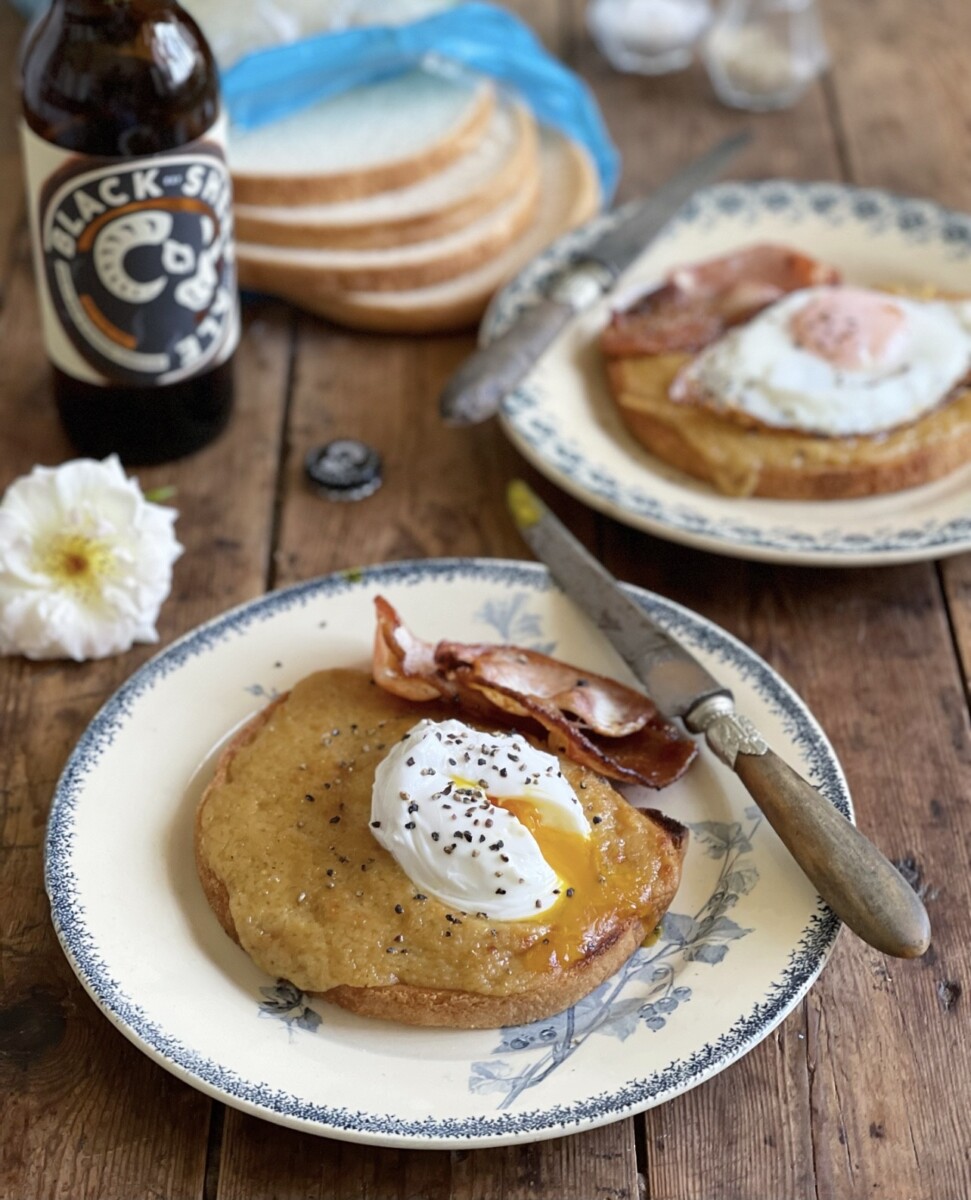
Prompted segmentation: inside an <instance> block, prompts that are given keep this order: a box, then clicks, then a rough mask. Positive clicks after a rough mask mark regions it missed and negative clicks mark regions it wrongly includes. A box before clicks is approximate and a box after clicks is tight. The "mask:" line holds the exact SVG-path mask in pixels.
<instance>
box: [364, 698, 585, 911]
mask: <svg viewBox="0 0 971 1200" xmlns="http://www.w3.org/2000/svg"><path fill="white" fill-rule="evenodd" d="M490 797H493V798H495V799H499V800H503V799H507V800H526V801H528V802H529V803H530V804H531V805H534V806H536V807H537V808H539V809H540V811H541V813H542V818H543V822H544V824H545V825H548V826H549V827H551V828H557V829H561V830H564V831H565V832H567V833H572V834H576V835H578V836H580V837H589V835H590V825H589V823H588V822H587V818H586V816H585V815H584V812H583V809H582V807H581V805H580V802H579V800H578V799H577V796H576V793H575V792H574V790H573V788H572V787H571V786H570V784H569V783H568V782H567V781H566V779H565V778H564V777H563V775H562V773H561V772H560V764H559V761H558V759H556V758H555V757H554V756H553V755H551V754H546V753H544V752H543V751H542V750H537V749H536V748H535V747H533V746H531V745H530V744H529V743H528V742H527V741H525V739H523V738H522V737H519V736H517V735H515V734H504V733H481V732H479V731H478V730H476V729H471V728H469V726H467V725H464V724H463V723H462V722H461V721H454V720H453V721H439V722H435V721H428V720H423V721H420V722H419V723H418V724H417V725H415V726H414V728H412V729H411V730H409V732H408V733H407V734H406V736H405V737H404V738H403V739H402V741H400V742H399V743H398V744H397V745H396V746H395V747H394V749H393V750H391V751H390V752H389V754H388V755H387V756H386V757H385V758H384V759H383V760H382V761H381V762H380V763H379V764H378V767H377V769H376V771H375V773H374V787H373V789H372V793H371V832H372V833H373V835H374V837H375V838H376V840H377V841H378V842H380V843H381V845H382V846H384V848H385V849H386V850H388V851H389V852H390V853H391V854H392V855H393V856H394V858H395V860H396V861H397V863H398V865H399V866H400V867H401V869H402V870H403V871H404V872H405V874H406V875H407V876H408V878H409V879H410V880H411V882H412V883H413V884H414V886H415V888H416V890H417V891H419V892H423V893H425V894H426V895H429V896H434V897H435V898H436V899H437V900H441V901H442V903H443V904H448V905H451V906H454V907H455V908H457V909H459V910H460V911H463V912H470V913H483V914H485V915H486V916H488V917H490V918H492V919H494V920H503V921H517V920H524V919H526V918H528V917H535V916H539V915H541V914H542V913H543V912H546V911H547V910H548V909H550V908H552V907H553V906H554V905H555V904H556V903H557V902H558V901H559V899H560V894H561V884H562V882H563V881H562V880H561V879H560V878H559V876H558V875H557V874H556V872H555V871H554V870H553V868H552V867H551V866H550V865H549V864H548V863H547V861H546V859H545V858H544V857H543V853H542V851H541V849H540V847H539V844H538V843H537V841H536V839H535V838H534V837H533V835H532V833H531V832H530V831H529V830H528V829H527V828H526V826H525V825H523V824H522V822H520V821H519V820H518V819H517V818H516V817H515V816H513V814H512V813H511V812H509V811H507V810H506V809H504V808H502V807H501V805H498V804H493V803H492V800H491V799H490Z"/></svg>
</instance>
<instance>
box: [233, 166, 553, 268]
mask: <svg viewBox="0 0 971 1200" xmlns="http://www.w3.org/2000/svg"><path fill="white" fill-rule="evenodd" d="M539 193H540V172H539V169H538V165H537V164H536V163H535V162H534V163H532V164H531V165H530V167H529V169H527V170H526V171H525V172H524V174H523V177H522V179H521V180H520V184H519V187H518V188H517V189H516V190H515V191H514V192H513V194H512V195H511V196H510V197H509V199H508V200H505V201H503V203H502V204H500V205H499V207H498V208H496V209H495V210H494V211H492V212H488V213H486V214H485V216H482V217H480V218H478V220H476V221H473V222H472V223H471V224H470V225H466V226H465V227H464V228H460V229H457V230H454V231H453V232H452V233H447V234H446V235H445V236H444V237H439V238H431V239H430V240H428V241H423V242H413V243H412V244H411V245H406V246H385V247H380V248H378V249H374V250H368V249H365V250H357V249H352V250H347V249H343V248H339V249H326V250H314V249H307V248H301V247H297V248H294V247H290V246H260V245H256V244H254V243H252V242H244V241H238V242H237V243H236V261H237V263H238V266H239V281H240V283H241V285H242V286H243V287H249V288H257V289H260V290H264V291H266V290H270V291H274V290H276V289H277V288H278V287H286V288H291V287H301V286H305V285H307V284H309V285H311V286H313V287H315V288H324V289H326V290H328V291H342V290H347V289H351V288H355V289H361V290H365V291H374V292H384V291H397V290H401V289H403V288H414V287H428V286H429V285H430V284H433V283H439V282H440V281H441V280H443V279H452V278H454V277H455V276H456V275H461V274H462V273H463V272H464V271H472V270H475V268H476V267H479V266H481V265H482V263H484V262H488V261H489V259H491V258H494V257H495V256H496V255H497V254H501V253H502V251H503V250H505V248H506V247H507V246H508V245H509V244H510V243H511V242H513V241H514V240H515V239H516V238H517V237H519V235H520V234H521V233H522V232H523V230H524V229H526V228H527V227H528V226H529V224H530V223H531V222H532V220H533V218H534V216H535V215H536V210H537V207H538V205H539Z"/></svg>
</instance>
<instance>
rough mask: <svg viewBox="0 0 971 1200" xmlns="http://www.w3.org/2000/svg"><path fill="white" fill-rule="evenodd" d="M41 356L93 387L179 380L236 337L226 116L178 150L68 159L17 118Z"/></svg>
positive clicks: (226, 352)
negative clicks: (44, 354)
mask: <svg viewBox="0 0 971 1200" xmlns="http://www.w3.org/2000/svg"><path fill="white" fill-rule="evenodd" d="M21 136H22V143H23V147H24V160H25V165H26V170H27V188H28V205H29V208H30V218H31V225H32V230H33V242H34V264H35V268H36V275H37V284H38V291H39V294H40V301H41V311H42V316H43V323H44V335H45V339H46V342H47V351H48V354H49V356H50V358H51V361H52V362H53V363H54V365H55V366H57V367H59V368H60V369H61V370H62V371H64V372H65V373H66V374H67V375H70V376H72V377H73V378H75V379H82V380H85V381H86V382H88V383H94V384H116V385H117V384H132V385H137V386H146V385H149V386H150V385H152V384H168V383H177V382H179V381H180V380H183V379H188V378H190V377H191V376H193V375H198V374H200V373H201V372H202V371H205V370H208V369H210V368H211V367H214V366H216V365H217V364H218V363H221V362H223V361H225V360H226V359H227V358H229V356H230V355H231V354H232V352H233V351H234V350H235V348H236V344H237V342H238V341H239V301H238V295H237V287H236V264H235V246H234V242H233V210H232V183H231V180H230V177H229V171H228V169H227V167H226V159H225V152H224V146H225V121H224V120H223V119H221V120H220V121H218V122H217V123H216V124H215V125H214V126H213V127H212V129H210V130H209V132H208V133H207V134H206V135H205V136H203V137H202V138H200V139H199V140H198V141H195V142H190V143H189V144H187V145H185V146H180V147H179V148H178V150H175V151H172V152H167V153H165V154H154V155H148V156H145V157H139V158H132V159H125V158H101V157H93V156H91V155H85V154H75V153H72V152H70V151H65V150H62V149H61V148H60V147H58V146H53V145H51V143H50V142H47V141H45V140H44V139H43V138H40V137H38V136H37V134H35V133H34V132H33V130H31V129H29V128H28V127H27V125H26V123H22V124H21Z"/></svg>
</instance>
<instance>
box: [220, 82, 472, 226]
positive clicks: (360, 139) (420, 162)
mask: <svg viewBox="0 0 971 1200" xmlns="http://www.w3.org/2000/svg"><path fill="white" fill-rule="evenodd" d="M495 103H496V97H495V88H494V87H493V85H492V84H491V83H489V82H487V81H484V80H481V79H474V78H472V77H467V76H464V75H458V76H456V77H454V78H453V77H451V76H446V75H442V74H438V73H436V72H432V71H424V70H415V71H409V72H408V73H406V74H404V75H398V76H395V77H393V78H391V79H386V80H383V81H382V82H380V83H374V84H370V85H368V86H367V87H359V88H353V89H351V90H350V91H348V92H345V93H343V94H342V95H340V96H334V97H331V98H329V99H327V100H322V101H320V102H319V103H317V104H313V105H311V106H310V107H308V108H305V109H302V110H301V111H299V112H296V113H293V114H291V115H290V116H288V117H284V118H283V119H281V120H279V121H274V122H273V123H272V124H269V125H264V126H261V127H260V128H258V129H253V130H248V131H243V130H239V129H235V128H234V129H231V130H230V136H229V148H228V157H229V168H230V171H231V173H232V176H233V185H234V190H235V195H236V200H237V202H238V203H241V204H323V203H330V202H333V201H337V200H353V199H356V198H358V197H361V196H372V195H374V194H375V193H376V192H383V191H388V190H390V189H392V188H401V187H406V186H408V184H411V183H414V182H416V181H417V180H419V179H423V178H424V177H425V176H426V175H431V174H433V173H434V172H435V171H440V170H441V169H442V168H443V167H445V166H446V165H447V164H448V163H450V162H452V161H453V160H454V159H456V158H458V157H460V156H461V155H462V154H464V153H466V152H467V151H468V150H470V149H471V148H472V147H473V146H474V145H475V144H476V143H477V142H478V141H479V140H480V139H481V138H482V136H483V135H484V133H485V131H486V129H487V128H488V126H489V122H490V120H491V118H492V113H493V110H494V108H495Z"/></svg>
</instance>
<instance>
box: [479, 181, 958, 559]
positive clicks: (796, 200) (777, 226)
mask: <svg viewBox="0 0 971 1200" xmlns="http://www.w3.org/2000/svg"><path fill="white" fill-rule="evenodd" d="M616 220H617V216H616V214H610V215H608V216H606V217H602V218H600V219H599V220H598V221H595V222H594V223H592V224H591V225H588V226H586V227H585V228H584V229H581V230H579V231H578V232H577V233H574V234H571V235H570V236H568V237H566V238H564V239H562V240H560V241H558V242H556V243H554V245H553V246H551V247H550V248H549V249H548V250H546V251H545V252H544V253H543V254H542V255H540V257H539V258H538V259H536V260H535V261H534V262H533V263H531V264H530V265H529V267H528V268H527V269H526V270H525V271H523V273H522V274H521V275H519V276H518V277H517V278H516V279H515V280H514V281H513V282H512V283H511V284H509V286H508V287H506V288H505V289H504V290H503V291H502V292H501V293H500V294H499V295H498V296H497V297H496V298H495V300H494V301H493V303H492V305H491V307H490V309H489V311H488V313H487V314H486V318H485V321H484V323H483V327H482V337H483V339H484V340H486V341H488V340H491V339H492V338H494V337H496V336H497V335H498V334H499V333H501V332H503V331H504V330H505V329H506V328H507V327H508V326H509V325H510V324H511V323H512V321H513V320H514V319H515V317H516V315H517V314H518V313H519V312H520V311H521V310H522V309H523V308H524V307H528V306H529V305H530V304H532V303H535V301H536V299H537V298H538V296H539V295H540V294H541V293H542V289H543V287H544V284H545V282H546V281H547V280H548V279H549V278H550V276H551V275H553V274H554V273H555V272H556V271H558V270H559V269H560V268H561V267H562V266H563V265H565V264H566V263H568V262H570V261H571V260H573V259H575V258H577V257H579V256H580V255H581V254H582V251H583V248H584V247H585V246H586V245H588V244H589V243H590V242H591V241H592V240H593V238H594V237H596V236H597V234H599V233H600V232H601V231H602V230H603V229H605V228H607V227H609V226H610V225H611V224H612V223H614V222H615V221H616ZM761 241H775V242H781V243H783V244H785V245H790V246H794V247H796V248H797V249H800V250H804V251H805V252H807V253H809V254H812V255H814V256H816V257H817V258H820V259H822V260H824V261H827V262H832V263H833V264H834V265H836V266H838V267H839V268H840V269H841V270H842V271H843V272H844V275H845V276H846V278H847V279H848V280H851V281H854V282H859V283H867V284H880V283H913V284H920V283H928V282H930V283H934V284H937V285H939V286H941V287H943V288H947V289H953V290H955V291H959V292H964V293H966V292H968V291H969V287H968V278H969V271H971V216H967V215H965V214H963V213H956V212H951V211H949V210H947V209H944V208H941V207H940V206H938V205H935V204H931V203H929V202H927V201H921V200H910V199H904V198H902V197H898V196H893V195H891V194H889V193H887V192H882V191H875V190H869V189H861V188H852V187H847V186H844V185H842V184H838V183H811V184H802V183H792V182H785V181H780V180H773V181H769V182H764V183H728V184H720V185H718V186H716V187H713V188H710V189H708V190H706V191H704V192H700V193H699V194H698V195H697V196H696V197H695V198H694V199H693V200H692V201H691V203H690V204H688V205H686V206H685V207H684V208H683V209H682V210H681V212H680V213H679V215H678V216H677V217H676V218H675V219H674V220H673V221H672V222H671V223H670V224H669V225H668V226H667V227H666V229H665V230H664V232H663V234H662V235H661V236H660V237H659V238H658V239H657V240H656V241H655V242H654V244H653V245H652V246H651V247H650V249H649V251H648V252H647V253H646V254H645V255H644V256H643V257H642V258H640V259H639V260H638V261H637V262H636V263H635V264H634V265H633V266H632V267H631V269H630V271H629V272H628V273H627V274H625V276H624V278H623V280H622V281H621V283H620V285H619V286H618V288H617V292H616V296H617V297H618V298H620V299H621V300H622V298H623V295H624V293H625V292H637V291H640V290H643V288H644V287H645V286H646V285H648V284H651V283H654V282H656V281H658V280H659V279H660V277H661V276H662V275H663V274H664V273H666V272H667V271H668V270H669V269H670V268H671V267H673V266H675V265H677V264H681V263H686V262H692V261H696V260H699V259H704V258H708V257H711V256H713V255H716V254H721V253H724V252H725V251H727V250H729V249H734V248H738V247H741V246H745V245H750V244H752V243H753V242H761ZM616 302H617V301H616V300H615V303H616ZM610 307H611V305H610V302H609V301H604V302H602V303H601V304H598V305H597V306H595V307H594V308H592V309H590V310H589V311H587V312H585V313H584V314H583V315H582V316H581V317H579V318H578V319H577V320H575V321H574V322H572V324H571V325H570V327H569V328H568V329H567V331H566V332H565V333H564V334H563V336H562V337H561V338H560V339H559V340H558V341H557V342H556V343H555V344H554V346H553V348H552V349H551V350H550V351H549V352H548V353H547V354H546V355H545V356H544V358H543V359H542V361H541V362H540V364H539V366H538V367H537V369H536V370H534V371H533V372H532V374H531V375H530V376H529V377H528V378H527V379H526V381H525V383H524V384H523V385H522V386H521V387H520V388H519V389H518V390H517V391H516V392H515V393H514V394H513V395H512V396H511V397H510V398H509V400H508V401H507V403H506V405H505V406H504V410H503V413H502V418H501V419H502V423H503V426H504V428H505V430H506V432H507V434H508V435H509V437H510V438H511V439H512V441H513V442H514V443H515V445H516V446H517V447H518V449H519V450H520V451H521V452H522V453H523V454H524V455H525V456H526V457H527V458H528V459H529V460H530V461H531V462H532V463H533V464H534V465H535V466H536V467H537V469H538V470H540V471H542V472H543V474H544V475H547V476H548V477H549V478H550V479H552V480H553V482H554V483H557V484H559V486H560V487H562V488H564V489H565V490H566V491H568V492H572V493H573V494H574V495H575V496H577V497H578V498H579V499H581V500H583V501H585V502H586V503H588V504H590V505H591V506H592V507H594V508H597V509H600V510H601V511H602V512H605V513H608V514H609V515H610V516H612V517H615V518H616V519H617V520H619V521H624V522H626V523H627V524H628V525H633V526H635V527H636V528H639V529H644V530H647V531H648V532H649V533H653V534H656V535H657V536H658V537H663V538H667V539H669V540H671V541H676V542H684V543H686V544H687V545H692V546H698V547H701V548H702V549H705V550H714V551H717V552H719V553H722V554H730V555H735V556H737V557H741V558H752V559H764V560H767V561H785V562H791V563H806V564H817V565H830V566H863V565H876V564H880V563H893V562H910V561H913V560H916V559H922V558H938V557H942V556H944V555H948V554H956V553H958V552H959V551H962V550H966V549H968V548H971V464H968V466H966V467H964V468H962V469H961V470H959V471H957V472H955V473H954V474H952V475H950V476H948V477H947V478H946V479H942V480H939V481H938V482H936V483H932V484H928V485H927V486H925V487H920V488H911V489H909V490H907V491H903V492H896V493H893V494H891V495H887V496H876V497H872V498H868V499H864V500H842V501H832V500H831V501H826V502H806V501H792V500H760V499H736V498H732V497H726V496H723V495H721V494H720V493H718V492H716V491H715V490H714V489H713V488H711V487H709V486H708V485H707V484H704V483H701V482H699V481H696V480H693V479H691V478H690V477H689V476H687V475H684V474H683V473H682V472H680V471H677V470H675V469H674V468H672V467H669V466H667V465H666V464H664V463H662V462H660V461H659V460H658V459H656V458H654V456H653V455H651V454H649V453H648V452H647V451H646V450H645V449H644V448H643V447H641V446H640V445H639V444H638V443H637V442H636V441H635V440H634V439H633V438H632V437H631V436H630V434H629V433H628V432H627V430H626V428H625V427H624V425H623V423H622V422H621V419H620V417H619V416H618V415H617V413H616V410H615V408H614V405H613V403H612V401H611V399H610V396H609V394H608V391H607V384H606V379H605V376H604V373H603V367H602V364H601V361H600V355H599V351H598V349H597V341H598V337H599V334H600V332H601V330H602V329H603V328H604V326H605V325H606V323H607V321H608V319H609V314H610Z"/></svg>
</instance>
